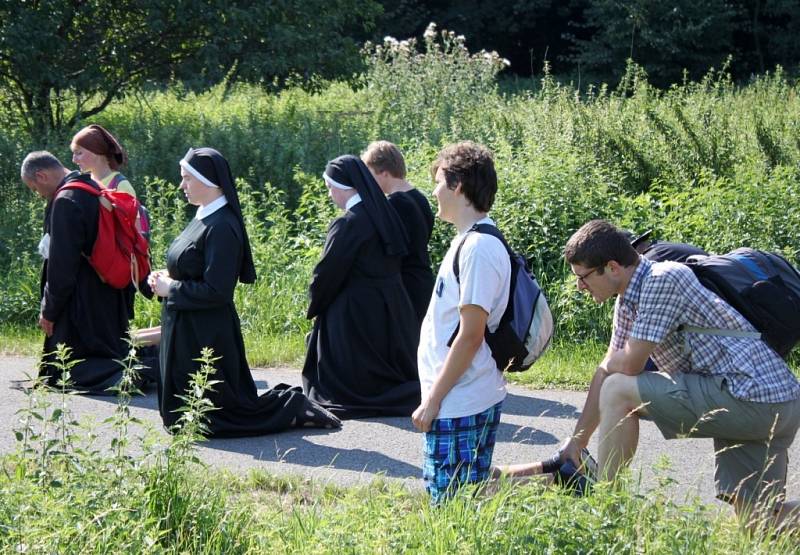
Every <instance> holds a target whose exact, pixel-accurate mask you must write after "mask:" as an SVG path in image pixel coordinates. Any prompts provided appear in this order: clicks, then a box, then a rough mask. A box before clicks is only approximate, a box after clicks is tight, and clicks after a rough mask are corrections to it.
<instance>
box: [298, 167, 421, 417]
mask: <svg viewBox="0 0 800 555" xmlns="http://www.w3.org/2000/svg"><path fill="white" fill-rule="evenodd" d="M326 175H328V176H329V177H332V178H333V179H334V180H335V181H336V182H338V183H340V184H343V185H346V186H351V187H354V188H355V189H356V190H357V191H358V193H359V195H360V196H361V199H362V200H361V202H359V203H358V204H356V205H354V206H352V207H351V208H350V209H349V210H347V211H346V212H345V213H344V215H342V216H341V217H339V218H337V219H335V220H334V221H333V222H332V223H331V225H330V227H329V229H328V236H327V239H326V241H325V248H324V251H323V254H322V259H321V260H320V261H319V263H318V264H317V265H316V267H315V268H314V273H313V277H312V280H311V285H310V286H309V296H310V304H309V307H308V313H307V317H308V318H315V321H314V327H313V330H312V332H311V336H310V338H309V344H308V351H307V354H306V360H305V364H304V367H303V384H304V387H305V391H306V393H307V394H308V396H309V397H310V398H311V399H313V400H315V401H317V402H318V403H320V404H321V405H323V406H324V407H326V408H327V409H328V410H330V411H331V412H333V413H334V414H336V415H337V416H339V417H340V418H362V417H369V416H377V415H398V416H408V415H410V414H411V413H412V412H413V411H414V409H416V408H417V407H418V406H419V403H420V385H419V376H418V374H417V365H416V358H417V343H418V341H419V327H418V326H417V322H416V318H415V315H414V309H413V307H412V305H411V301H410V300H409V297H408V295H407V293H406V291H405V288H404V287H403V282H402V279H401V276H400V267H401V258H402V256H403V255H404V254H405V243H406V239H405V233H404V230H403V226H402V223H400V220H399V218H398V216H397V214H396V213H395V211H394V210H393V209H392V208H391V206H389V204H388V202H387V201H386V199H385V197H384V196H383V194H382V193H381V191H380V189H379V188H378V184H377V183H375V181H374V178H373V177H372V175H371V174H370V173H369V170H367V168H366V166H364V164H363V162H361V160H359V159H358V158H356V157H354V156H345V157H340V158H337V159H336V160H334V161H332V162H331V163H329V164H328V168H326Z"/></svg>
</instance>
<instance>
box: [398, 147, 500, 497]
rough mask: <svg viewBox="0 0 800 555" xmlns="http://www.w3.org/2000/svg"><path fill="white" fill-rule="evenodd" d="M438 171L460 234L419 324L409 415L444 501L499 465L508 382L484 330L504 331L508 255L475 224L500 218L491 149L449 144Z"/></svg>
mask: <svg viewBox="0 0 800 555" xmlns="http://www.w3.org/2000/svg"><path fill="white" fill-rule="evenodd" d="M431 173H432V174H433V176H434V179H435V181H436V188H435V190H434V191H433V195H434V196H435V197H436V200H437V202H438V213H437V216H438V217H439V218H441V219H442V220H444V221H445V222H448V223H451V224H453V225H454V226H455V227H456V230H457V232H458V233H457V235H456V237H455V238H454V239H453V241H452V242H451V243H450V248H449V250H448V251H447V254H445V257H444V260H443V261H442V265H441V267H440V268H439V272H438V275H437V277H436V284H435V286H434V290H433V295H432V296H431V301H430V304H429V305H428V311H427V313H426V314H425V318H424V319H423V322H422V331H421V334H420V344H419V348H418V351H417V363H418V368H419V378H420V384H421V386H422V403H421V404H420V406H419V407H418V408H417V410H415V411H414V413H413V415H412V420H413V423H414V426H415V427H416V428H417V429H418V430H420V431H422V432H425V445H424V463H423V478H424V480H425V485H426V488H427V490H428V492H429V493H430V495H431V501H432V502H433V503H438V502H439V501H441V500H443V499H445V498H446V497H448V496H449V495H451V494H452V493H453V492H454V491H455V490H456V489H457V488H458V487H460V486H461V485H463V484H467V483H477V482H481V481H484V480H486V479H488V478H489V477H490V474H491V472H492V470H491V464H492V454H493V452H494V443H495V435H496V433H497V428H498V425H499V423H500V408H501V405H502V403H503V400H504V399H505V397H506V386H505V379H504V378H503V375H502V374H501V372H500V371H499V370H498V369H497V364H496V363H495V360H494V358H492V353H491V351H490V350H489V346H488V345H487V344H486V341H485V339H484V332H485V330H486V328H487V327H488V328H489V330H491V331H494V330H495V329H496V328H497V326H498V324H499V323H500V318H501V317H502V315H503V312H504V311H505V309H506V305H507V304H508V296H509V289H510V285H511V283H510V282H511V261H510V260H509V256H508V252H507V251H506V249H505V247H504V246H503V243H502V242H501V241H500V240H499V239H497V238H496V237H493V236H492V235H488V234H484V233H479V232H471V231H470V229H471V228H472V226H473V225H474V224H479V223H480V224H491V225H494V222H493V221H492V220H491V219H490V218H489V216H488V215H487V213H488V212H489V210H490V209H491V207H492V203H493V202H494V197H495V193H496V192H497V175H496V173H495V169H494V162H493V160H492V155H491V153H490V152H489V151H488V150H487V149H485V148H484V147H482V146H480V145H477V144H475V143H471V142H464V143H458V144H454V145H450V146H448V147H446V148H445V149H444V150H442V151H441V152H440V153H439V155H438V157H437V159H436V161H435V162H434V163H433V166H432V168H431ZM459 246H460V251H459ZM457 251H459V254H458V268H459V277H458V278H456V275H455V272H454V264H453V263H454V258H455V256H456V252H457ZM456 330H457V332H456Z"/></svg>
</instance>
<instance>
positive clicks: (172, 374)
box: [158, 148, 308, 437]
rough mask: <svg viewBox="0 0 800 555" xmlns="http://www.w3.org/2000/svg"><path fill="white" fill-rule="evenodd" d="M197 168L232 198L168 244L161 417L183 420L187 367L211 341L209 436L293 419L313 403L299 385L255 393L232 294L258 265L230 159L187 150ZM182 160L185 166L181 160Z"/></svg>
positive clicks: (168, 421) (274, 427) (278, 426)
mask: <svg viewBox="0 0 800 555" xmlns="http://www.w3.org/2000/svg"><path fill="white" fill-rule="evenodd" d="M184 162H188V163H189V164H191V166H192V168H194V170H195V171H200V172H201V173H202V174H203V175H204V176H205V177H207V178H208V179H209V180H210V181H211V182H213V183H215V184H218V185H219V186H220V187H221V188H222V190H223V192H224V194H225V197H226V199H227V201H228V204H227V205H225V206H223V207H222V208H220V209H219V210H217V211H215V212H212V213H211V214H209V215H207V216H205V217H203V218H202V219H197V218H195V219H193V220H192V221H191V223H190V224H189V225H188V226H187V227H186V229H184V230H183V232H182V233H181V234H180V235H179V236H178V237H177V238H176V239H175V241H173V243H172V245H171V246H170V247H169V250H168V251H167V270H168V272H169V276H170V277H171V278H172V279H173V280H175V281H174V282H173V283H172V285H171V286H170V290H169V295H168V296H167V297H166V298H165V299H164V301H163V305H162V311H161V346H160V357H161V379H160V380H159V388H158V397H159V409H160V412H161V418H162V419H163V421H164V425H165V426H167V427H170V426H172V425H173V424H175V423H176V422H177V421H178V418H179V416H180V413H178V412H176V410H177V409H178V408H180V407H181V406H182V405H183V402H182V400H181V399H179V398H178V397H177V396H178V395H185V392H186V390H187V387H188V384H189V380H190V375H191V374H193V373H195V372H197V371H198V370H199V368H200V363H199V362H197V361H195V360H194V359H196V358H198V357H199V356H200V351H201V350H202V349H203V347H211V348H212V349H213V351H214V356H215V357H221V359H220V360H218V361H217V362H215V363H214V366H215V368H216V372H215V373H214V374H213V375H212V376H211V379H213V380H220V383H217V384H215V385H214V386H213V389H214V391H212V392H211V393H210V394H209V395H208V398H209V399H210V400H211V401H212V402H213V404H214V406H215V407H217V410H214V411H212V412H210V413H208V420H209V421H208V427H209V432H210V435H211V436H212V437H240V436H253V435H261V434H267V433H272V432H278V431H281V430H285V429H287V428H289V427H291V426H292V425H294V424H296V422H295V420H296V419H297V418H298V417H302V414H303V411H304V410H307V409H308V402H307V400H306V397H305V395H303V393H302V391H300V388H299V387H298V388H290V387H288V386H283V385H282V384H281V385H280V386H278V387H276V388H274V389H271V390H269V391H267V392H266V393H264V394H262V395H260V396H259V395H258V392H257V390H256V386H255V383H254V382H253V377H252V374H251V373H250V367H249V366H248V364H247V359H246V356H245V350H244V341H243V339H242V332H241V325H240V322H239V316H238V314H237V312H236V307H235V306H234V302H233V292H234V287H235V286H236V282H237V280H238V281H242V282H246V283H252V282H253V281H254V280H255V277H256V276H255V268H254V266H253V262H252V256H251V254H250V244H249V239H248V237H247V232H246V230H245V227H244V223H243V221H242V216H241V210H240V208H239V202H238V197H237V195H236V190H235V188H234V185H233V179H232V178H231V176H230V170H229V169H228V164H227V161H225V159H224V158H223V157H222V155H220V154H219V153H218V152H217V151H215V150H213V149H207V148H203V149H193V150H190V152H189V154H187V155H186V158H184ZM184 167H185V166H184Z"/></svg>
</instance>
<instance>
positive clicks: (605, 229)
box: [564, 220, 639, 273]
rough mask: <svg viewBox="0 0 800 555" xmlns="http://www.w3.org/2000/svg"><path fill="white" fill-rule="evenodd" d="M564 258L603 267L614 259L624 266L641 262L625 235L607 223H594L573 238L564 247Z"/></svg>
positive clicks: (568, 260)
mask: <svg viewBox="0 0 800 555" xmlns="http://www.w3.org/2000/svg"><path fill="white" fill-rule="evenodd" d="M564 258H566V259H567V262H568V263H570V264H580V265H581V266H585V267H587V268H602V267H604V266H605V265H606V264H608V263H609V262H611V261H612V260H614V261H616V262H617V263H618V264H620V265H622V266H631V265H633V264H635V263H636V261H637V260H638V259H639V254H638V253H637V252H636V250H635V249H634V248H633V247H632V246H631V243H630V240H629V239H628V238H627V237H626V236H625V232H623V231H622V230H620V229H619V228H617V227H616V226H614V225H613V224H611V223H609V222H607V221H605V220H592V221H590V222H587V223H585V224H583V225H582V226H581V228H580V229H579V230H578V231H576V232H575V233H573V234H572V237H570V238H569V241H567V245H566V246H565V247H564ZM598 273H599V272H598Z"/></svg>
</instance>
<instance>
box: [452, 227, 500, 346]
mask: <svg viewBox="0 0 800 555" xmlns="http://www.w3.org/2000/svg"><path fill="white" fill-rule="evenodd" d="M473 232H476V233H485V234H486V235H491V236H492V237H496V238H497V239H499V240H500V242H501V243H503V246H504V247H505V248H506V252H507V253H508V256H509V259H510V260H511V261H512V262H513V258H514V256H515V254H514V251H512V250H511V247H509V246H508V243H507V242H506V238H505V237H503V234H502V232H501V231H500V230H499V229H497V226H493V225H491V224H479V223H474V224H472V227H470V228H469V229H468V230H467V232H466V233H465V234H464V237H463V239H461V242H460V243H459V244H458V247H457V248H456V254H455V256H454V257H453V274H454V275H455V277H456V283H458V288H459V290H460V289H461V270H460V268H459V258H460V256H461V247H463V246H464V243H465V242H466V241H467V236H468V235H469V234H470V233H473ZM514 281H515V275H514V267H513V263H512V267H511V284H510V287H509V290H508V303H509V305H510V304H511V302H512V297H513V294H514ZM506 311H508V305H507V306H506ZM510 316H511V315H510V314H507V312H504V313H503V316H502V317H501V319H500V322H501V323H502V322H503V320H506V319H508V317H510ZM459 329H461V323H460V322H459V323H458V324H457V325H456V329H455V330H453V334H452V335H451V336H450V339H449V340H448V341H447V346H448V347H449V346H451V345H452V344H453V341H454V340H455V338H456V335H458V331H459ZM485 333H486V334H489V333H490V332H489V324H488V322H487V324H486V331H485Z"/></svg>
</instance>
